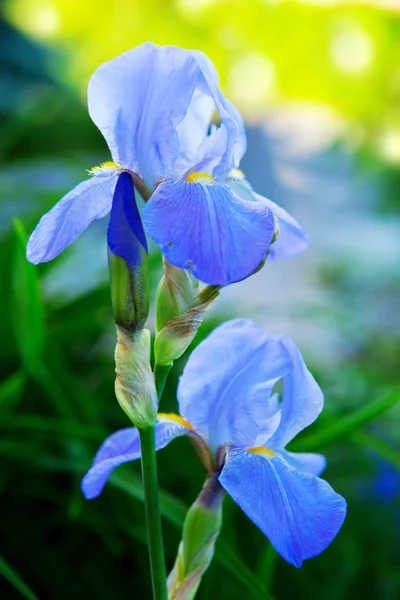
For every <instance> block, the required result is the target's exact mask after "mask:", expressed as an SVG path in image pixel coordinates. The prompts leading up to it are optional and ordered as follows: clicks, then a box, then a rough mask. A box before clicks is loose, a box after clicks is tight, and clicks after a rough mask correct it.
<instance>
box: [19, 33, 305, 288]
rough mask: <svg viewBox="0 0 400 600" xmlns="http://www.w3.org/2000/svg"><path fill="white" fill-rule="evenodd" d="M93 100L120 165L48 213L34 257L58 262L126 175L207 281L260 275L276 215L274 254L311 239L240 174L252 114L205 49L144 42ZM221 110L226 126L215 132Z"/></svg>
mask: <svg viewBox="0 0 400 600" xmlns="http://www.w3.org/2000/svg"><path fill="white" fill-rule="evenodd" d="M88 100H89V113H90V116H91V118H92V119H93V121H94V123H95V124H96V125H97V127H98V128H99V129H100V131H101V132H102V133H103V135H104V137H105V139H106V142H107V144H108V146H109V148H110V151H111V155H112V159H113V162H108V163H103V164H102V165H100V167H95V168H93V169H92V171H91V173H92V175H93V177H92V178H91V179H89V180H87V181H84V182H82V183H80V184H79V185H78V186H77V187H76V188H75V189H73V190H72V191H71V192H70V193H69V194H67V195H66V196H64V198H62V200H60V202H58V204H57V205H56V206H55V207H54V208H53V209H52V210H51V211H50V212H49V213H47V214H46V215H44V216H43V217H42V219H41V221H40V222H39V224H38V226H37V227H36V229H35V231H34V232H33V234H32V236H31V238H30V240H29V244H28V250H27V257H28V259H29V260H30V261H31V262H33V263H35V264H36V263H39V262H45V261H49V260H51V259H53V258H54V257H56V256H57V255H58V254H60V252H62V251H63V250H64V248H66V247H67V246H68V245H69V244H71V243H72V242H73V241H74V240H75V239H76V238H77V237H78V236H79V235H80V234H81V233H82V232H83V231H84V230H85V229H86V228H87V227H88V225H89V224H90V223H91V222H92V221H93V220H94V219H99V218H102V217H104V216H105V215H106V214H107V213H108V212H109V211H110V209H111V206H112V203H113V197H114V193H115V188H116V182H117V180H118V176H119V175H120V174H121V173H123V172H127V173H129V174H130V175H131V177H132V179H133V182H134V183H135V185H136V188H137V189H138V190H139V191H141V193H142V195H143V196H144V197H145V199H146V200H147V199H148V202H147V203H146V205H145V207H144V210H143V222H144V226H145V229H146V231H147V233H148V234H149V235H150V236H151V237H152V238H153V240H154V241H155V242H156V243H157V244H159V246H160V247H161V249H162V251H163V253H164V255H165V257H166V258H167V259H168V261H169V262H171V263H172V264H173V265H175V266H177V267H180V268H182V269H191V270H192V272H193V274H194V275H195V277H197V278H198V279H200V280H202V281H204V282H206V283H209V284H214V285H227V284H229V283H232V282H234V281H238V280H241V279H243V278H245V277H247V276H248V275H250V274H251V273H252V272H253V271H254V270H255V269H256V268H257V267H258V266H259V265H260V264H261V262H262V261H263V259H264V258H265V255H266V254H267V252H268V249H269V247H270V245H271V241H272V239H273V237H274V233H275V227H276V220H275V217H277V218H278V220H279V225H280V236H279V240H278V241H277V242H276V243H275V244H274V245H273V250H272V254H273V255H274V256H278V257H279V256H282V257H287V256H292V255H294V254H297V253H298V252H301V251H302V250H304V248H305V247H306V246H307V244H308V240H307V236H306V235H305V233H304V232H303V230H302V229H301V227H300V226H299V225H298V223H296V221H295V220H294V219H292V218H291V217H290V216H289V215H288V214H287V213H286V212H285V211H284V210H283V209H282V208H280V207H278V206H276V205H275V204H274V203H273V202H271V201H269V200H267V199H265V198H262V197H261V196H258V195H257V194H255V193H253V192H252V190H251V188H250V186H248V184H246V182H245V181H244V180H243V177H242V175H241V174H240V173H238V172H237V171H235V169H237V167H238V165H239V162H240V160H241V158H242V156H243V154H244V153H245V151H246V136H245V132H244V127H243V121H242V118H241V116H240V114H239V113H238V111H237V110H236V109H235V107H234V106H233V105H232V104H231V103H230V102H229V101H228V100H227V99H226V98H225V97H224V96H223V95H222V93H221V91H220V90H219V81H218V75H217V72H216V70H215V68H214V66H213V64H212V63H211V61H210V60H209V59H208V58H207V57H206V56H205V55H204V54H202V53H201V52H198V51H187V50H183V49H181V48H175V47H169V46H165V47H158V46H155V45H154V44H151V43H146V44H143V45H142V46H139V47H138V48H135V49H133V50H129V51H128V52H125V53H124V54H122V55H121V56H118V57H117V58H115V59H113V60H111V61H109V62H107V63H104V64H103V65H102V66H100V67H99V68H98V69H97V71H96V72H95V73H94V75H93V77H92V79H91V81H90V84H89V91H88ZM215 110H216V112H217V113H218V115H219V119H220V126H219V127H216V126H212V127H211V129H210V122H211V118H212V115H213V112H214V111H215ZM238 182H239V185H236V184H237V183H238Z"/></svg>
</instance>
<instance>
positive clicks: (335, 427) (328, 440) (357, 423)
mask: <svg viewBox="0 0 400 600" xmlns="http://www.w3.org/2000/svg"><path fill="white" fill-rule="evenodd" d="M398 402H400V390H399V389H398V388H396V389H395V390H392V391H390V392H388V393H386V394H385V395H384V396H382V397H381V398H378V399H377V400H374V401H373V402H370V403H369V404H366V405H365V406H362V407H361V408H360V409H359V410H356V411H355V412H354V413H352V414H351V415H348V416H345V417H340V419H335V421H334V422H333V423H332V424H330V425H328V426H326V427H324V428H323V429H321V430H320V431H317V432H316V433H314V434H312V435H308V436H305V437H304V438H303V439H302V440H299V441H298V442H294V443H293V444H291V445H290V450H294V451H295V452H314V451H315V450H319V449H320V448H322V447H323V446H328V445H329V444H333V443H334V442H336V441H337V440H339V439H340V438H342V437H344V436H348V435H350V434H351V433H353V432H354V431H356V430H357V429H359V428H360V427H362V426H363V425H366V424H367V423H369V422H370V421H373V420H374V419H376V418H377V417H379V416H380V415H382V414H383V413H384V412H386V411H387V410H389V409H390V408H393V406H395V405H396V404H397V403H398Z"/></svg>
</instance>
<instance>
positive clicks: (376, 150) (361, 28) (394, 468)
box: [0, 0, 400, 600]
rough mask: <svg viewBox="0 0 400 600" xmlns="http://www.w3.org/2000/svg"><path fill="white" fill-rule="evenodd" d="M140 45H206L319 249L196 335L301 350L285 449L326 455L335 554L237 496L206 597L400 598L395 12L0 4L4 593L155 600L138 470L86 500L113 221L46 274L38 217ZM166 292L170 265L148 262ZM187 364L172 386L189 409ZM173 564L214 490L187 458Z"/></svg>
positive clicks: (282, 200) (254, 1) (50, 0)
mask: <svg viewBox="0 0 400 600" xmlns="http://www.w3.org/2000/svg"><path fill="white" fill-rule="evenodd" d="M146 40H151V41H153V42H155V43H158V44H175V45H180V46H183V47H186V48H198V49H201V50H203V51H204V52H206V53H207V54H208V55H209V56H210V58H211V59H212V60H213V61H214V63H215V65H216V67H217V69H218V71H219V73H220V76H221V85H222V89H223V91H224V93H225V94H226V95H227V96H228V97H229V98H230V99H231V100H232V101H233V102H235V103H236V104H237V106H238V108H239V109H240V110H241V112H242V113H243V115H244V118H245V121H246V125H247V133H248V146H249V149H248V153H247V155H246V157H245V159H244V161H243V163H242V169H243V171H244V172H245V173H246V175H247V177H248V179H249V180H250V181H251V183H252V184H253V186H254V187H255V188H256V190H257V191H258V192H260V193H263V194H264V195H267V196H268V197H270V198H271V199H273V200H274V201H275V202H277V203H279V204H281V205H282V206H284V207H285V208H286V209H288V210H289V211H290V212H291V213H292V214H293V216H295V217H296V218H297V219H298V220H299V221H300V222H301V224H302V225H303V226H304V228H305V229H306V230H307V231H308V232H309V234H310V237H311V240H312V245H311V247H310V249H309V250H308V251H307V252H305V253H304V254H303V255H301V256H299V257H297V258H295V259H293V260H291V261H288V262H280V263H271V264H268V262H267V264H266V266H265V267H264V269H263V270H262V271H261V272H259V273H258V274H257V275H255V276H253V277H252V278H251V279H249V280H247V281H245V282H243V283H240V284H236V285H233V286H231V287H230V288H227V289H225V290H223V292H222V293H221V296H220V298H219V299H218V300H217V302H216V303H215V305H214V307H213V309H212V310H211V311H210V312H209V314H208V317H207V319H206V323H205V324H204V325H203V327H202V329H201V332H200V333H199V335H198V337H197V338H196V341H195V343H198V342H199V341H200V339H201V338H202V337H204V336H205V335H206V334H207V332H208V331H210V330H211V329H213V328H214V327H215V326H216V325H217V324H218V323H219V322H221V321H223V320H225V319H227V318H230V317H233V316H243V315H245V316H252V317H253V318H255V319H257V320H259V321H260V323H261V324H262V325H263V326H264V327H266V328H269V329H271V330H274V331H280V332H282V333H285V334H286V335H289V336H291V337H292V338H293V339H294V340H295V341H296V343H297V344H298V345H299V346H300V348H301V351H302V352H303V354H304V356H305V358H306V360H307V362H308V365H309V367H310V369H311V370H312V371H313V373H314V374H315V376H316V378H317V380H318V382H319V383H320V385H321V387H322V388H323V390H324V392H325V398H326V406H325V411H324V413H323V415H322V416H321V417H320V419H319V420H318V423H316V424H314V425H313V426H312V427H311V428H309V430H308V431H306V432H303V434H302V435H301V436H299V438H298V439H297V440H296V442H295V443H294V444H293V449H296V448H298V449H301V450H310V451H312V450H317V451H322V452H324V453H325V454H326V455H327V457H328V463H329V467H328V469H327V471H326V478H327V479H328V480H329V482H330V483H331V484H332V485H333V487H334V488H335V489H336V490H337V491H338V492H340V493H341V494H342V495H344V496H345V497H346V498H347V501H348V516H347V520H346V522H345V524H344V526H343V529H342V531H341V532H340V533H339V535H338V537H337V538H336V540H335V541H334V542H333V544H332V545H331V546H330V548H329V549H328V550H327V551H326V552H325V553H324V554H322V555H321V556H319V557H318V558H316V559H313V560H310V561H307V562H306V563H305V565H304V566H303V568H302V569H301V570H297V569H295V568H294V567H292V566H290V565H287V564H286V563H284V561H283V560H282V559H281V558H279V557H277V555H276V554H275V552H274V551H273V549H272V548H271V546H270V545H269V543H268V541H267V540H266V539H265V538H264V537H263V535H262V534H261V533H260V531H259V530H258V529H257V528H256V527H255V526H254V525H253V524H252V523H251V522H250V521H249V520H248V519H247V518H246V517H245V516H244V515H243V514H242V513H241V511H240V509H239V508H238V507H236V506H235V505H234V503H233V502H232V501H230V499H229V498H228V499H227V500H226V505H225V512H224V525H223V530H222V533H221V536H220V540H219V541H218V544H217V555H216V559H215V560H214V562H213V564H212V567H211V568H210V569H209V571H208V572H207V574H206V576H205V577H204V581H203V583H202V585H201V588H200V591H199V593H198V598H199V600H205V599H210V598H216V597H218V598H221V599H222V598H227V599H228V598H229V599H230V600H243V599H246V600H247V599H248V600H252V599H257V598H258V599H260V600H262V599H265V600H268V599H271V598H275V599H276V600H285V599H287V598H292V597H296V598H301V599H303V598H304V599H307V600H310V599H314V598H315V599H317V598H318V599H319V598H322V597H323V598H324V600H345V599H354V598H371V599H372V598H373V599H374V600H376V599H377V598H379V600H398V599H399V598H400V568H399V558H400V450H399V447H400V427H399V426H400V411H399V406H396V402H397V401H398V400H400V371H399V366H400V365H399V337H400V320H399V309H400V270H399V266H400V259H399V256H400V195H399V194H400V173H399V167H400V104H399V101H400V1H399V0H370V1H369V2H367V1H362V0H359V1H358V2H357V1H353V2H347V1H346V0H303V1H297V2H295V1H291V2H289V1H285V0H233V1H230V2H227V1H223V0H175V1H170V2H169V1H167V0H147V1H146V2H143V1H139V0H114V1H113V2H107V3H106V2H103V0H85V2H79V3H76V2H71V1H68V0H9V1H8V2H3V3H2V4H1V5H0V48H1V52H0V90H1V93H0V123H1V135H0V160H1V163H2V164H1V171H0V236H1V238H0V242H1V245H0V271H1V277H0V303H1V307H2V315H3V318H2V319H1V322H0V336H1V344H0V354H1V367H0V369H1V383H0V430H1V437H0V457H1V458H0V460H1V471H0V493H1V496H0V498H1V507H2V510H1V523H0V595H1V597H2V598H4V599H7V600H14V599H15V600H18V599H19V598H23V597H25V598H28V600H35V599H36V600H38V599H39V600H54V599H57V600H67V599H68V600H69V599H70V598H72V597H73V598H77V599H80V598H89V599H91V598H97V599H100V600H101V599H104V600H105V599H109V598H124V597H130V598H136V599H144V600H146V599H150V594H149V592H150V581H149V572H148V558H147V548H146V534H145V529H144V508H143V502H142V488H141V481H140V466H139V465H138V464H131V465H128V466H126V467H123V468H120V469H119V470H117V471H116V473H115V475H114V476H113V478H112V480H111V482H110V484H109V485H108V486H107V487H106V489H105V491H104V493H103V494H102V496H101V497H100V498H99V499H98V500H95V501H92V502H85V501H84V500H83V498H82V496H81V493H80V489H79V484H80V479H81V476H82V474H83V473H84V472H85V471H86V469H87V468H88V467H89V465H90V463H91V459H92V457H93V455H94V452H95V451H96V449H97V448H98V446H99V444H100V443H101V441H102V440H103V438H104V437H105V436H106V435H109V434H110V433H111V432H113V431H114V430H116V429H118V428H121V427H125V426H127V425H128V423H127V420H126V418H125V416H124V415H123V413H122V412H121V411H120V409H119V407H118V405H117V403H116V401H115V398H114V394H113V382H114V365H113V350H114V345H115V332H114V326H113V320H112V313H111V304H110V293H109V285H108V279H107V278H108V273H107V257H106V246H105V233H104V232H105V227H106V223H102V222H96V223H93V224H92V226H91V227H90V228H89V230H88V231H87V232H86V233H85V234H84V235H83V236H82V237H81V238H80V239H79V241H78V242H76V243H75V244H74V245H73V246H72V247H70V248H69V249H68V250H67V251H66V252H64V253H63V255H62V256H60V257H59V258H57V259H56V260H54V261H53V262H52V263H49V264H44V265H40V266H39V267H33V266H32V265H29V264H28V263H27V262H26V260H25V258H24V252H25V244H26V238H27V235H28V234H30V232H31V231H32V229H33V227H34V226H35V224H36V222H37V221H38V219H39V217H40V216H41V215H42V214H43V213H44V212H46V211H47V210H48V209H49V208H50V207H51V206H52V205H53V204H54V203H55V202H56V201H57V200H58V199H59V198H60V197H61V196H62V195H63V194H65V193H66V192H67V191H69V190H70V189H71V188H72V187H73V186H74V185H76V184H77V183H79V182H80V181H81V180H82V179H84V178H85V177H86V171H85V169H90V168H91V167H92V166H93V165H96V164H99V162H101V161H104V160H108V159H109V154H108V150H107V148H106V145H105V142H104V141H103V139H102V136H101V134H100V133H99V132H98V131H97V129H96V127H95V126H94V125H93V124H92V122H91V121H90V119H89V117H88V114H87V108H86V88H87V83H88V79H89V77H90V75H91V73H92V72H93V70H94V69H95V68H96V67H97V66H98V65H99V64H100V63H102V62H103V61H104V60H107V59H110V58H112V57H113V56H115V55H116V54H119V53H120V52H122V51H124V50H126V49H129V48H131V47H133V46H136V45H138V44H140V43H142V42H144V41H146ZM150 265H151V284H152V294H153V298H154V292H155V288H156V285H157V282H158V280H159V278H160V276H161V260H160V255H159V253H158V252H157V251H156V250H154V252H153V253H152V255H151V258H150ZM186 357H187V355H186V356H185V357H183V358H182V359H181V360H180V361H178V362H177V363H176V365H175V367H174V369H173V372H172V373H171V376H170V378H169V381H168V384H167V388H166V393H165V397H164V399H163V402H164V408H163V412H168V411H169V410H176V403H175V388H176V383H177V378H178V376H179V374H180V373H181V371H182V368H183V365H184V363H185V360H186ZM159 468H160V483H161V487H162V511H163V517H164V532H165V546H166V554H167V560H168V566H169V567H171V566H172V563H173V560H174V556H175V553H176V550H177V546H178V543H179V539H180V528H181V524H182V520H183V517H184V514H185V508H186V507H187V506H188V505H189V504H191V503H192V502H193V501H194V499H195V497H196V496H197V494H198V492H199V489H200V487H201V485H202V483H203V479H204V473H203V471H202V467H201V465H200V464H198V461H197V458H196V456H195V454H194V452H193V451H192V449H191V447H190V443H189V442H188V441H187V440H185V439H179V440H176V441H175V442H174V443H173V444H171V446H169V447H168V448H166V449H165V450H163V451H162V452H161V453H160V454H159Z"/></svg>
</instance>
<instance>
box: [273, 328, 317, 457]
mask: <svg viewBox="0 0 400 600" xmlns="http://www.w3.org/2000/svg"><path fill="white" fill-rule="evenodd" d="M284 339H285V342H284V343H285V347H286V350H287V352H288V354H289V356H290V360H291V363H292V368H291V369H290V371H289V372H288V373H287V374H286V375H285V377H284V380H283V395H282V402H281V404H280V409H281V411H282V413H281V422H280V425H279V427H278V429H277V431H276V432H275V433H274V435H273V436H272V437H271V439H270V440H269V441H268V443H269V444H270V445H271V448H284V447H285V446H286V444H288V443H289V442H290V440H292V439H293V438H294V437H295V436H296V435H297V434H298V433H299V432H300V431H301V430H302V429H304V428H305V427H308V425H311V423H313V422H314V421H315V419H316V418H317V417H318V415H319V413H320V412H321V410H322V408H323V405H324V396H323V394H322V391H321V388H320V387H319V385H318V384H317V382H316V381H315V379H314V377H313V376H312V375H311V373H310V371H309V370H308V369H307V366H306V364H305V362H304V360H303V357H302V356H301V354H300V351H299V349H298V348H297V346H296V344H295V343H294V342H293V341H292V340H290V339H289V338H284Z"/></svg>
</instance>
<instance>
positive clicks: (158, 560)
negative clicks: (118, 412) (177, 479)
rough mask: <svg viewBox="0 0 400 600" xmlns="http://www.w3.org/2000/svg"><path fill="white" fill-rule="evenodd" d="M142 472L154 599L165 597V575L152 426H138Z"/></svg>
mask: <svg viewBox="0 0 400 600" xmlns="http://www.w3.org/2000/svg"><path fill="white" fill-rule="evenodd" d="M139 435H140V448H141V453H142V474H143V484H144V497H145V501H144V502H145V507H146V523H147V537H148V542H149V555H150V568H151V580H152V586H153V598H154V600H168V591H167V574H166V570H165V560H164V547H163V539H162V529H161V515H160V504H159V498H158V481H157V463H156V447H155V428H154V427H148V428H147V429H139Z"/></svg>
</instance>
